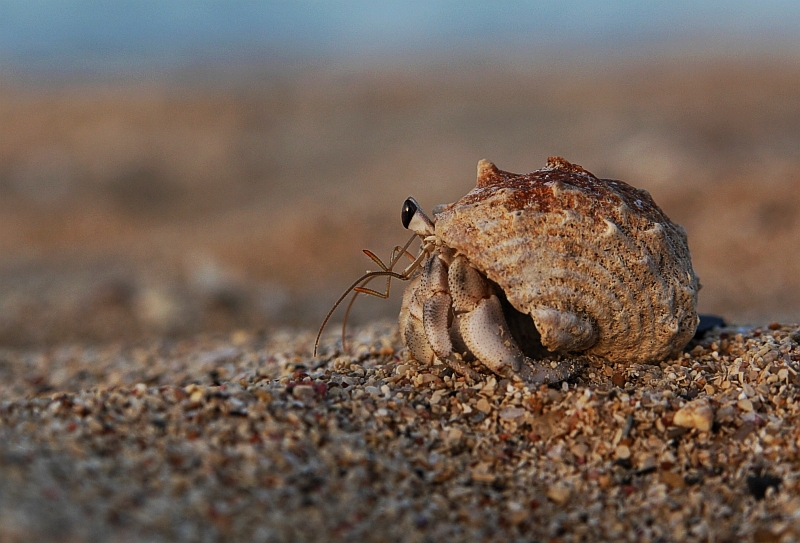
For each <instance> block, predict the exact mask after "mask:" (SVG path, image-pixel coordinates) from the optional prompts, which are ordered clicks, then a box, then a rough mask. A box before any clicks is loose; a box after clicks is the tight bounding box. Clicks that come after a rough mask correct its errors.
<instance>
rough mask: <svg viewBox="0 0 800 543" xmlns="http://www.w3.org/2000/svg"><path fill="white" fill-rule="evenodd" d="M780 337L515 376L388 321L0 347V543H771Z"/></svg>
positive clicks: (777, 508) (781, 415) (794, 455)
mask: <svg viewBox="0 0 800 543" xmlns="http://www.w3.org/2000/svg"><path fill="white" fill-rule="evenodd" d="M794 331H795V328H794V327H790V326H781V325H778V324H773V325H770V326H769V327H764V328H747V329H744V328H732V327H728V328H722V329H716V330H714V331H712V332H710V333H708V335H707V336H706V337H705V338H703V339H701V340H699V341H698V342H693V343H692V344H690V345H689V347H688V348H687V350H686V351H685V352H684V353H683V354H682V356H681V357H679V358H677V359H674V360H668V361H666V362H663V363H661V364H660V365H632V366H629V367H623V366H603V365H594V364H590V365H589V366H587V367H586V368H585V369H584V370H583V371H581V372H580V374H579V375H578V376H577V377H576V378H575V379H574V380H573V381H572V382H570V383H566V384H562V385H559V386H557V387H546V386H544V387H540V388H536V389H533V390H529V389H528V388H526V387H525V386H523V385H522V384H521V383H516V382H509V381H507V380H498V379H497V378H495V377H493V376H489V375H487V376H486V377H485V379H483V380H482V381H481V382H477V383H467V382H465V381H464V379H463V378H461V377H458V376H455V375H453V374H452V372H451V371H450V370H449V369H447V368H445V367H444V366H422V365H420V364H418V363H417V362H415V361H413V360H409V359H408V356H407V354H406V353H405V350H404V349H402V348H401V345H400V344H399V342H398V338H397V334H396V332H395V327H394V326H393V325H391V324H385V325H374V326H371V327H365V328H360V329H358V330H357V331H356V332H355V334H354V337H353V338H352V350H351V353H352V354H342V353H341V350H340V348H339V347H340V345H338V347H337V344H336V340H335V338H334V336H333V335H330V336H326V337H325V338H324V340H323V349H322V353H321V356H319V357H316V358H314V357H312V356H311V350H312V348H313V334H312V333H310V332H294V331H275V332H270V333H260V334H257V333H250V332H246V331H239V332H236V333H233V334H231V335H226V336H197V337H194V338H191V339H183V340H152V341H148V342H140V343H136V344H106V345H100V346H98V345H80V344H77V345H65V346H60V347H53V348H48V349H40V350H36V349H6V350H3V351H2V352H0V374H2V377H3V378H2V383H1V384H0V392H1V393H2V402H0V540H1V541H10V542H15V541H35V540H38V541H69V542H73V541H111V540H113V541H336V540H360V541H446V540H456V541H605V540H607V541H684V540H687V541H795V540H797V539H798V538H800V498H798V497H797V496H798V491H800V455H799V454H798V447H800V430H798V425H797V420H798V414H799V413H800V402H799V401H798V400H797V396H798V388H800V375H798V371H800V346H798V339H800V338H798V336H797V335H792V333H793V332H794ZM793 338H794V339H793Z"/></svg>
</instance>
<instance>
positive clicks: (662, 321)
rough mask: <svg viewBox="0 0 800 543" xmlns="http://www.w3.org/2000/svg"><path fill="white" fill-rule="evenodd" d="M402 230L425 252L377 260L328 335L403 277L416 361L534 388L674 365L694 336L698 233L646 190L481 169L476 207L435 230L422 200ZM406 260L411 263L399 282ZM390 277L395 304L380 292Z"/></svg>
mask: <svg viewBox="0 0 800 543" xmlns="http://www.w3.org/2000/svg"><path fill="white" fill-rule="evenodd" d="M401 218H402V222H403V226H405V227H406V228H407V229H409V230H411V231H412V232H413V233H414V235H413V236H412V238H411V240H409V242H408V243H406V245H405V246H404V247H396V248H395V251H394V253H393V254H392V258H391V259H390V261H389V263H388V264H384V263H383V262H382V261H381V260H380V259H379V258H378V257H376V256H375V255H374V254H373V253H371V252H370V251H364V252H365V253H366V254H367V256H369V257H370V258H371V259H372V260H373V261H374V262H376V263H377V264H378V265H379V266H380V268H381V269H380V270H379V271H373V272H367V273H366V274H365V275H364V276H362V277H361V278H360V279H359V280H358V281H356V282H355V283H354V284H353V285H352V286H351V287H350V289H348V290H347V291H346V292H345V294H344V295H342V297H341V298H340V299H339V301H337V303H336V304H335V305H334V307H333V309H331V312H330V313H329V314H328V317H327V318H326V319H325V322H327V320H328V318H330V315H331V314H332V313H333V311H334V310H335V309H336V307H337V306H338V305H339V304H340V303H341V302H342V301H343V300H344V299H345V297H346V296H347V295H348V294H349V293H350V292H352V291H355V294H354V299H355V296H356V295H358V294H359V293H366V294H372V295H376V296H381V297H386V296H388V293H389V281H391V279H392V278H396V279H400V280H407V281H409V284H408V286H407V287H406V290H405V293H404V295H403V302H402V307H401V310H400V316H399V319H398V320H399V327H400V336H401V338H402V340H403V343H404V344H405V345H406V347H407V348H408V351H409V353H410V354H411V356H413V357H414V358H415V359H417V360H418V361H419V362H422V363H426V364H432V363H435V362H436V361H438V362H441V363H444V364H446V365H448V366H450V367H451V368H452V369H453V370H454V371H456V372H458V373H460V374H462V375H465V376H467V377H468V378H471V379H478V378H479V377H480V373H481V372H482V371H485V370H489V371H491V372H493V373H495V374H497V375H500V376H503V377H507V378H519V379H521V380H523V381H525V382H527V383H529V384H532V385H538V384H543V383H554V382H558V381H563V380H565V379H567V378H569V377H570V376H571V374H572V373H573V372H574V370H575V368H576V366H577V364H579V361H580V360H581V359H582V358H586V357H594V358H597V359H602V360H605V361H607V362H612V363H614V362H621V363H634V362H653V361H659V360H663V359H665V358H667V357H669V356H672V355H675V354H676V353H678V352H680V350H681V349H682V348H683V347H684V346H685V345H686V344H687V343H688V342H689V340H690V339H691V338H692V336H693V335H694V332H695V328H696V327H697V323H698V316H697V311H696V306H697V291H698V289H699V283H698V278H697V276H696V275H695V273H694V270H693V269H692V263H691V257H690V254H689V248H688V245H687V239H686V233H685V232H684V230H683V229H682V228H681V227H680V226H678V225H677V224H675V223H673V222H672V221H670V220H669V219H668V218H667V216H666V215H665V214H664V213H663V212H662V211H661V209H659V207H658V206H657V205H656V204H655V202H653V200H652V198H651V197H650V195H649V194H648V193H647V192H646V191H644V190H639V189H636V188H634V187H632V186H630V185H628V184H626V183H623V182H621V181H613V180H608V179H598V178H597V177H595V176H594V175H593V174H591V173H590V172H588V171H587V170H585V169H583V168H582V167H580V166H578V165H574V164H570V163H569V162H567V161H566V160H564V159H563V158H560V157H551V158H549V159H548V161H547V165H546V166H545V167H544V168H542V169H540V170H537V171H534V172H532V173H530V174H527V175H519V174H513V173H509V172H504V171H502V170H499V169H498V168H497V167H496V166H495V165H494V164H492V163H491V162H489V161H487V160H481V161H480V162H479V163H478V181H477V186H476V187H475V188H474V189H473V190H471V191H470V192H469V193H467V194H466V195H465V196H464V197H463V198H461V199H460V200H458V201H457V202H455V203H452V204H447V205H439V206H436V207H434V208H433V212H432V217H431V216H429V215H427V214H426V213H425V212H424V211H423V210H422V208H421V207H420V205H419V204H418V203H417V201H416V200H414V198H408V199H407V200H406V201H405V203H404V204H403V210H402V217H401ZM415 238H419V239H420V241H421V247H420V250H419V253H418V254H417V256H416V257H414V256H413V255H411V254H410V253H409V252H408V247H409V246H410V244H411V242H412V241H413V240H414V239H415ZM403 255H407V256H408V257H409V258H410V259H411V260H412V261H411V263H410V264H409V265H408V266H407V267H406V268H405V269H403V270H402V271H394V268H395V266H396V265H397V262H398V261H399V260H400V259H401V257H402V256H403ZM381 276H384V277H386V278H387V286H386V291H385V292H379V291H376V290H373V289H370V288H367V286H366V285H367V283H368V282H369V281H371V280H372V279H374V278H376V277H381ZM351 305H352V300H351ZM348 311H349V307H348ZM324 326H325V323H323V327H324ZM321 332H322V330H321V329H320V334H321ZM317 341H319V336H318V337H317Z"/></svg>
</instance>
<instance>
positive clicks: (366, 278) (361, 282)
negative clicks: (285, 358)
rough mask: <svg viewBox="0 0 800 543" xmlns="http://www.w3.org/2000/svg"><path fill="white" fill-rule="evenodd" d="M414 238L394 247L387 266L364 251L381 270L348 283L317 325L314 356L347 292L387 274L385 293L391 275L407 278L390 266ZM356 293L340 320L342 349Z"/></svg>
mask: <svg viewBox="0 0 800 543" xmlns="http://www.w3.org/2000/svg"><path fill="white" fill-rule="evenodd" d="M416 238H417V235H416V234H414V235H413V236H411V237H410V238H409V239H408V241H407V242H406V243H405V245H403V246H402V247H399V246H398V247H395V250H394V252H393V253H392V258H390V259H389V265H388V266H386V265H385V264H384V263H383V262H382V261H381V259H380V258H378V257H377V256H375V254H374V253H373V252H372V251H367V250H365V251H364V254H366V255H367V256H368V257H369V258H370V259H372V261H373V262H375V263H376V264H377V265H378V266H380V268H381V271H379V272H378V271H375V272H370V271H368V272H367V273H366V274H364V275H362V276H361V277H360V278H359V279H358V280H357V281H356V282H355V283H353V284H352V285H350V288H348V289H347V290H346V291H345V293H344V294H342V296H341V297H340V298H339V299H338V300H337V301H336V303H335V304H334V305H333V307H332V308H331V310H330V311H328V314H327V315H326V316H325V320H324V321H322V326H320V327H319V332H318V333H317V339H316V341H314V356H317V349H318V347H319V339H320V338H321V337H322V331H323V330H324V329H325V325H326V324H328V320H330V318H331V316H332V315H333V312H334V311H336V308H337V307H339V305H340V304H341V303H342V301H343V300H344V299H345V298H346V297H347V295H348V294H350V292H351V291H352V290H353V289H355V288H357V287H363V286H364V285H366V284H367V283H369V282H370V281H372V279H374V278H375V277H379V276H388V277H387V280H386V290H387V293H388V290H389V282H390V281H391V280H392V277H396V278H398V279H400V280H405V279H407V278H408V276H407V275H406V274H405V273H403V274H398V273H396V272H393V271H392V268H394V266H395V264H397V262H398V261H399V260H400V258H401V257H402V256H403V255H404V254H406V253H407V252H408V247H409V246H410V245H411V243H413V241H414V240H415V239H416ZM398 248H399V249H400V251H399V252H398V251H397V249H398ZM409 256H410V255H409ZM358 295H359V292H358V291H356V293H355V294H354V295H353V298H352V299H351V300H350V303H349V304H347V311H345V314H344V321H343V322H342V349H344V347H345V329H346V326H347V317H348V315H350V308H352V307H353V303H354V302H355V301H356V298H357V297H358Z"/></svg>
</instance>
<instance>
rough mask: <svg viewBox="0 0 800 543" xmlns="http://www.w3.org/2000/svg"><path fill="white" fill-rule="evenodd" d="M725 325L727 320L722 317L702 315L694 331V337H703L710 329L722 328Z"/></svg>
mask: <svg viewBox="0 0 800 543" xmlns="http://www.w3.org/2000/svg"><path fill="white" fill-rule="evenodd" d="M723 326H725V321H724V320H723V318H722V317H717V316H716V315H700V324H698V325H697V330H695V331H694V339H703V336H705V335H706V333H707V332H708V331H709V330H713V329H714V328H722V327H723Z"/></svg>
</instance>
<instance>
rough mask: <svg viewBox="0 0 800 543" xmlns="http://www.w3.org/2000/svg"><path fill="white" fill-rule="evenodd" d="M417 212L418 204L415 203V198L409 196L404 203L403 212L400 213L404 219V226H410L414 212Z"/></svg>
mask: <svg viewBox="0 0 800 543" xmlns="http://www.w3.org/2000/svg"><path fill="white" fill-rule="evenodd" d="M416 212H417V204H415V203H414V200H412V199H411V198H408V199H407V200H406V201H405V202H404V203H403V212H402V213H401V214H400V219H401V220H402V221H403V228H408V225H409V224H410V223H411V219H412V218H413V217H414V213H416Z"/></svg>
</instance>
